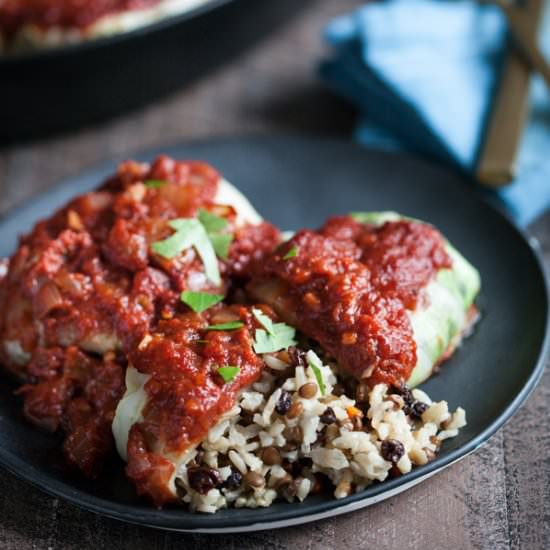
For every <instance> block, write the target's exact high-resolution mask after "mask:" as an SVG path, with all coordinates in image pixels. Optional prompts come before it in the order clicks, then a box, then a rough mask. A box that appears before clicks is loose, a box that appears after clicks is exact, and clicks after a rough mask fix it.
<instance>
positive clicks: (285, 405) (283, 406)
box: [275, 390, 292, 415]
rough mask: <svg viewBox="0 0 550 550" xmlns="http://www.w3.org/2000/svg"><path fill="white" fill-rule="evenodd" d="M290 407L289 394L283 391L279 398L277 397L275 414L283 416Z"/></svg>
mask: <svg viewBox="0 0 550 550" xmlns="http://www.w3.org/2000/svg"><path fill="white" fill-rule="evenodd" d="M291 405H292V399H291V398H290V394H289V393H288V392H287V391H284V390H283V392H282V393H281V397H279V401H277V404H276V405H275V410H276V411H277V414H280V415H285V414H286V413H287V412H288V411H289V409H290V406H291Z"/></svg>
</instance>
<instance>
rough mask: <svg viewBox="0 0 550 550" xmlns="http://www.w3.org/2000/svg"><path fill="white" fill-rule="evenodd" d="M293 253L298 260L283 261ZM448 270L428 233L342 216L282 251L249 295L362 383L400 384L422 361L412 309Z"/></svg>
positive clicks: (437, 239) (439, 243) (413, 226)
mask: <svg viewBox="0 0 550 550" xmlns="http://www.w3.org/2000/svg"><path fill="white" fill-rule="evenodd" d="M292 247H295V248H296V250H297V255H296V256H295V257H293V258H290V259H288V258H287V259H285V254H287V253H288V251H289V250H291V249H292ZM449 265H450V260H449V258H448V257H447V255H446V253H445V251H444V249H443V240H442V237H441V235H440V234H439V233H438V232H437V231H436V230H434V229H432V228H431V227H430V226H427V225H425V224H420V223H416V222H409V221H400V222H395V223H386V224H384V225H382V226H381V227H374V226H363V225H361V224H359V223H357V222H356V221H354V220H353V219H352V218H350V217H340V218H333V219H331V220H329V221H328V222H327V224H326V225H325V226H324V227H323V228H322V229H321V230H320V231H319V232H318V233H315V232H312V231H300V232H299V233H298V234H297V235H295V236H294V238H293V239H291V241H290V242H289V243H286V244H284V245H282V246H281V247H280V249H279V250H278V251H276V252H275V253H274V254H273V255H272V256H271V257H270V259H269V260H268V261H267V262H266V263H265V264H264V267H263V274H262V275H261V277H260V280H259V281H254V282H253V283H252V284H251V286H250V290H251V292H252V293H253V294H254V295H255V297H256V298H257V299H260V300H263V301H265V302H266V303H269V304H271V305H272V306H273V307H274V308H275V309H276V310H277V312H278V313H279V314H280V315H281V316H282V317H283V318H284V319H286V320H287V322H289V323H291V324H293V325H294V326H296V327H297V328H299V329H300V330H301V331H302V332H304V333H305V334H306V335H307V336H309V337H311V338H313V339H315V340H317V341H318V342H319V343H320V344H321V346H322V347H323V348H324V349H325V350H326V351H327V352H328V353H330V354H331V355H333V356H334V357H335V358H336V359H337V360H338V361H339V363H340V364H341V365H342V366H343V367H345V368H347V369H348V370H349V371H350V372H351V373H353V374H354V375H355V376H356V377H357V378H360V379H368V382H369V383H370V384H372V385H374V384H377V383H379V382H384V383H387V384H395V385H400V384H402V383H403V382H405V381H406V380H407V379H408V378H409V376H410V374H411V372H412V370H413V368H414V367H415V365H416V360H417V359H416V343H415V341H414V339H413V332H412V327H411V324H410V321H409V318H408V315H407V308H410V309H412V308H414V306H415V305H416V300H417V298H418V296H419V293H420V291H421V289H422V288H423V287H424V286H425V285H426V284H427V283H428V282H429V280H430V279H431V278H432V277H434V276H435V274H436V272H437V270H438V269H440V268H441V267H447V266H449Z"/></svg>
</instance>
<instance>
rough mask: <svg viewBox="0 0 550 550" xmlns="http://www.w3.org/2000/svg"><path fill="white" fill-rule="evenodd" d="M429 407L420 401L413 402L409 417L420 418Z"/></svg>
mask: <svg viewBox="0 0 550 550" xmlns="http://www.w3.org/2000/svg"><path fill="white" fill-rule="evenodd" d="M428 408H429V406H428V405H427V404H426V403H423V402H422V401H415V402H414V403H413V404H412V405H411V407H410V412H409V415H410V416H411V417H412V418H420V417H421V416H422V414H423V413H424V412H425V411H427V410H428Z"/></svg>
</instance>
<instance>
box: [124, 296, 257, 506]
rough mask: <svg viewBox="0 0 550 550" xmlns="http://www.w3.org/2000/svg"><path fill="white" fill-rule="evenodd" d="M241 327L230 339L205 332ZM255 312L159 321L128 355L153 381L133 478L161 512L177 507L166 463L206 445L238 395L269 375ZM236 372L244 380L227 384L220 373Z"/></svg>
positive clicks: (135, 442)
mask: <svg viewBox="0 0 550 550" xmlns="http://www.w3.org/2000/svg"><path fill="white" fill-rule="evenodd" d="M228 320H232V321H233V320H241V321H242V322H243V323H244V324H245V325H244V326H243V327H242V328H239V329H236V330H231V331H207V330H205V328H206V327H207V326H208V325H209V324H216V323H220V322H228ZM253 327H254V321H253V320H252V317H251V314H250V311H249V310H248V309H247V308H245V307H242V306H232V307H231V308H227V307H225V306H219V307H216V308H213V309H212V310H208V311H207V312H205V313H204V314H202V315H198V314H187V315H183V316H179V317H178V318H175V319H171V320H169V321H161V322H160V323H159V325H158V327H157V329H156V330H155V332H153V333H152V335H151V336H150V337H148V338H147V339H146V340H145V341H144V344H143V345H142V346H140V347H139V348H138V349H136V350H135V351H134V352H133V353H131V354H130V361H131V363H132V365H133V366H134V367H135V368H137V369H138V370H139V371H140V372H142V373H144V374H149V375H151V378H150V379H149V381H148V382H147V383H146V385H145V390H146V392H147V395H148V402H147V405H146V406H145V409H144V411H143V413H142V414H143V421H142V422H140V423H139V424H135V425H134V426H133V427H132V429H131V431H130V437H129V441H128V466H127V473H128V476H129V477H130V479H131V480H133V481H134V483H135V485H136V487H137V489H138V492H139V493H140V494H146V495H148V496H149V497H150V498H151V499H152V500H153V501H154V502H155V504H157V505H162V504H164V503H166V502H169V501H171V500H174V499H175V495H174V494H173V493H172V492H171V491H170V490H169V481H170V478H171V476H172V474H173V472H174V465H173V462H171V461H170V460H168V459H167V458H166V456H170V455H172V456H178V455H180V454H181V452H182V451H184V450H185V449H186V448H187V447H189V446H190V445H192V444H194V443H198V442H200V441H201V440H202V439H204V437H205V436H206V434H207V432H208V430H209V429H210V428H211V427H212V426H213V425H214V424H215V423H216V422H217V421H218V419H219V417H220V416H221V415H222V414H223V413H225V412H227V411H228V410H229V409H231V408H232V407H233V405H234V403H235V399H236V396H237V393H238V392H239V391H240V390H241V389H242V388H244V387H246V386H248V385H250V384H251V383H252V382H254V381H255V380H256V379H257V378H258V377H259V375H260V373H261V369H262V367H263V361H262V359H261V358H260V357H259V356H257V355H256V354H255V353H254V351H253V349H252V344H253ZM223 366H234V367H238V368H239V372H238V374H237V375H236V376H235V378H234V379H233V380H231V381H228V382H225V381H224V379H223V378H222V377H221V376H220V374H219V373H218V368H219V367H223Z"/></svg>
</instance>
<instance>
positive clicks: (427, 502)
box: [0, 0, 550, 550]
mask: <svg viewBox="0 0 550 550" xmlns="http://www.w3.org/2000/svg"><path fill="white" fill-rule="evenodd" d="M297 4H298V3H297ZM357 4H358V2H357V1H352V0H339V1H338V2H335V1H334V0H308V1H306V2H303V3H301V9H300V10H299V11H297V12H296V14H295V16H294V17H293V18H291V19H289V20H287V22H286V23H283V24H282V25H280V26H279V27H277V28H276V29H275V30H274V32H273V33H271V34H269V35H266V37H265V38H264V39H262V40H260V41H258V42H257V43H256V44H255V45H254V46H253V47H252V48H251V49H250V50H248V51H246V52H245V53H243V54H240V55H238V56H237V57H232V59H230V60H229V61H228V62H227V63H225V64H223V63H222V64H220V65H218V66H217V67H216V68H215V69H214V70H213V71H211V72H209V73H208V74H207V75H206V76H202V77H200V78H198V79H196V80H195V81H194V82H193V83H192V84H191V85H188V86H187V87H186V88H185V89H183V90H180V91H178V92H175V93H173V94H172V95H170V96H168V97H165V98H164V99H162V100H160V101H157V102H156V103H155V104H154V105H151V106H150V107H147V108H144V109H142V110H140V111H138V112H133V113H130V114H128V115H124V116H123V117H122V118H118V119H116V120H114V121H112V122H110V123H107V124H103V125H101V126H96V127H94V128H89V129H85V130H81V131H78V132H76V133H73V134H71V135H66V136H60V137H56V138H54V139H51V140H48V141H40V142H34V143H27V144H24V145H20V146H15V147H11V148H4V149H1V150H0V192H1V193H0V215H1V214H2V213H5V212H7V211H9V210H10V209H11V208H12V207H13V206H15V205H16V204H18V203H20V202H21V201H23V200H25V199H27V198H29V197H31V196H32V195H33V194H35V193H37V192H39V191H41V190H45V189H48V188H49V187H50V186H52V185H55V182H56V181H58V180H59V179H61V178H62V177H64V176H68V175H70V174H75V173H78V172H79V171H80V170H81V169H82V168H85V167H87V166H89V165H92V164H94V163H96V162H98V161H101V160H103V159H108V158H110V157H113V156H118V155H127V154H131V153H133V152H135V151H136V150H140V149H143V148H148V147H153V146H160V145H163V144H169V143H171V142H175V141H181V140H182V139H186V138H187V139H189V138H193V139H194V138H200V137H209V136H220V135H230V134H236V133H238V134H243V133H274V132H285V133H288V132H298V133H308V134H312V133H322V134H333V135H344V136H345V135H349V134H350V132H351V129H352V127H353V117H354V112H353V110H352V109H350V108H349V107H348V106H347V105H346V104H345V103H343V102H341V101H340V100H338V99H336V98H335V97H334V96H332V95H331V94H330V93H329V92H328V91H326V90H325V89H324V88H323V87H322V85H320V84H319V82H318V80H317V77H316V74H315V64H316V62H317V61H318V59H320V57H321V56H322V55H323V45H322V42H321V39H320V33H321V29H322V28H323V26H324V25H325V23H326V22H327V21H328V20H329V19H330V18H331V17H333V16H334V15H337V14H340V13H343V12H346V11H348V10H349V9H350V8H351V7H353V6H354V5H357ZM243 17H246V14H243ZM37 94H38V96H39V91H37ZM549 229H550V215H546V216H544V217H543V218H542V219H540V220H539V221H538V222H536V223H535V224H533V225H532V227H531V228H530V232H531V233H532V234H533V235H534V236H536V237H537V238H538V239H539V240H540V241H541V244H542V247H543V252H544V255H545V259H546V263H547V266H550V234H549ZM0 238H2V237H1V236H0ZM548 403H550V374H548V373H547V374H546V375H545V376H544V377H543V380H542V382H541V384H540V385H539V387H538V389H537V390H536V391H535V393H534V394H533V396H532V397H531V398H530V399H529V401H528V402H527V404H526V405H525V406H524V407H523V408H522V409H521V410H520V411H519V413H518V414H517V415H516V416H515V417H514V418H513V419H512V420H511V421H510V422H509V423H508V424H507V425H506V426H505V427H504V429H502V430H500V431H499V432H498V433H497V434H496V435H495V436H494V437H493V438H492V440H491V441H490V442H489V443H488V444H487V445H485V446H484V447H483V448H481V449H480V450H478V451H477V452H476V453H474V454H472V455H470V456H469V457H467V458H465V459H464V460H463V461H461V462H459V463H458V464H456V465H454V466H452V467H450V468H449V469H447V470H445V471H443V472H442V473H440V474H438V475H436V476H435V477H433V478H431V479H429V480H427V481H426V482H424V483H422V484H421V485H419V486H417V487H415V488H413V489H411V490H409V491H408V492H406V493H404V494H402V495H400V496H398V497H396V498H393V499H391V500H388V501H386V502H383V503H381V504H378V505H376V506H373V507H371V508H368V509H366V510H363V511H360V512H356V513H353V514H350V515H346V516H342V517H339V518H334V519H331V520H324V521H322V522H318V523H316V524H312V525H304V526H302V527H296V528H291V529H283V530H280V531H268V532H264V533H256V534H250V535H220V536H204V535H179V534H172V533H162V532H156V531H153V530H149V529H145V528H138V527H135V526H132V525H124V524H122V523H118V522H116V521H112V520H108V519H105V518H101V517H98V516H95V515H93V514H90V513H87V512H82V511H80V510H78V509H76V508H74V507H72V506H70V505H68V504H65V503H64V502H62V501H59V500H57V499H53V498H50V497H47V496H45V495H43V494H42V493H41V492H39V491H38V490H35V489H33V488H31V487H28V486H27V485H26V484H24V483H22V482H20V481H18V480H17V479H16V478H14V477H13V476H11V475H9V474H7V473H4V472H0V548H2V549H4V548H5V549H12V548H13V549H16V550H25V549H27V548H28V549H31V548H39V549H42V548H75V549H77V548H78V549H87V548H94V549H96V548H109V549H117V548H133V549H135V550H139V549H141V548H143V549H145V548H147V549H151V550H156V549H165V548H178V549H181V548H192V547H194V548H197V549H199V548H200V549H203V548H204V549H208V548H216V549H217V548H220V547H224V548H227V549H228V550H229V549H239V550H240V549H247V548H268V549H273V550H276V549H287V548H288V549H291V548H292V549H296V548H300V549H301V548H315V549H318V548H319V549H321V548H327V549H328V548H338V549H339V550H340V549H342V550H345V549H348V548H349V549H355V548H371V547H376V548H378V549H384V548H392V549H393V548H395V549H401V548H412V547H417V548H428V549H439V548H453V549H463V548H484V549H485V548H486V549H500V548H503V549H505V548H522V549H523V548H537V549H538V548H540V549H542V548H548V547H550V499H549V498H548V497H549V495H550V425H549V424H548V422H547V421H546V418H547V417H548Z"/></svg>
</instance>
